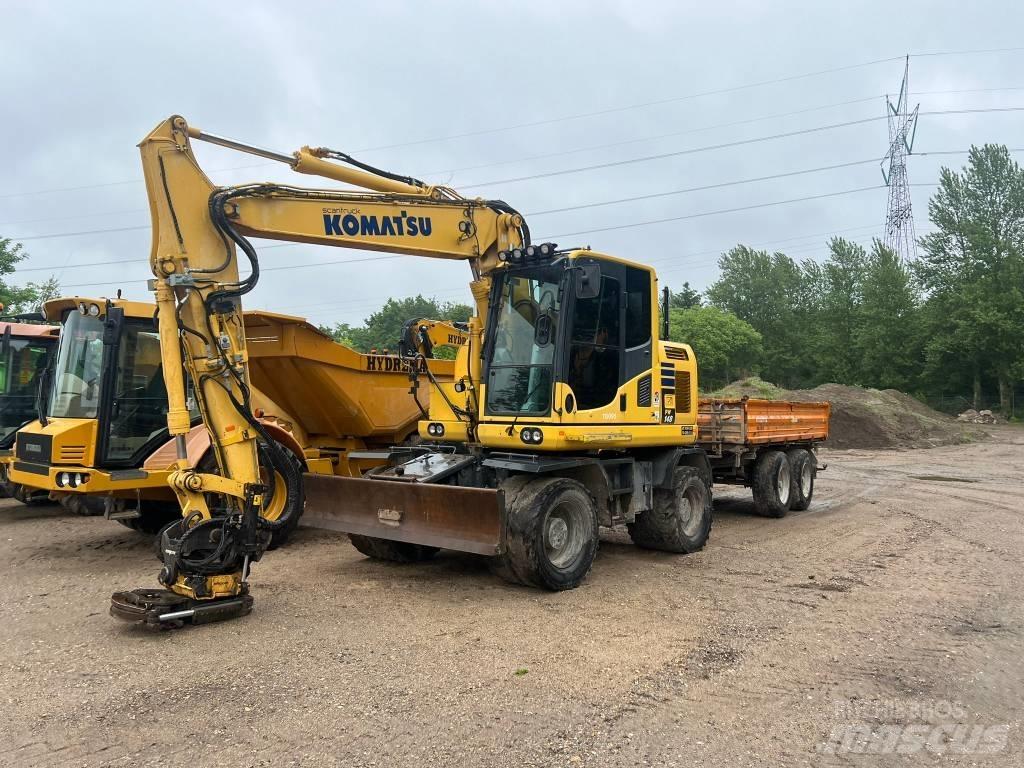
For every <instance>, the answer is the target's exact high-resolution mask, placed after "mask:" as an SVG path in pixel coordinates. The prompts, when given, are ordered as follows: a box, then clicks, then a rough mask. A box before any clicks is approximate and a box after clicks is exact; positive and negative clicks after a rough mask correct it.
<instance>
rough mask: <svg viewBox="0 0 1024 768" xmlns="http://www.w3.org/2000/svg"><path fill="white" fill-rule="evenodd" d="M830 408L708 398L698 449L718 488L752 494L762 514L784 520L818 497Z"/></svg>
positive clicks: (700, 415) (701, 416) (700, 416)
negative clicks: (819, 449) (816, 483)
mask: <svg viewBox="0 0 1024 768" xmlns="http://www.w3.org/2000/svg"><path fill="white" fill-rule="evenodd" d="M831 413H832V406H831V404H830V403H796V402H790V401H788V400H759V399H752V398H746V397H744V398H742V399H739V400H721V399H715V398H705V399H702V400H701V401H700V405H699V410H698V418H697V425H698V438H697V444H698V445H699V446H700V447H701V448H703V449H704V451H705V453H706V454H707V457H708V460H709V462H710V464H711V471H712V475H713V477H714V481H715V482H716V483H730V484H734V485H744V486H747V487H749V488H751V489H752V490H753V494H754V505H755V507H756V508H757V510H758V512H760V513H761V514H763V515H766V516H769V517H784V516H785V515H786V513H787V512H788V511H789V510H791V509H794V510H804V509H807V507H808V506H810V503H811V498H812V496H813V495H814V478H815V475H816V474H817V473H818V472H819V471H820V470H822V469H824V467H819V466H818V459H817V455H816V450H817V446H818V443H821V442H823V441H824V440H825V439H827V438H828V424H829V417H830V416H831Z"/></svg>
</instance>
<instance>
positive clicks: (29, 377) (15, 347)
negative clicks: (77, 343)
mask: <svg viewBox="0 0 1024 768" xmlns="http://www.w3.org/2000/svg"><path fill="white" fill-rule="evenodd" d="M49 349H50V345H48V344H40V343H39V342H31V341H28V340H26V339H12V340H11V343H10V349H9V350H8V352H7V353H6V354H0V443H2V442H3V441H4V440H5V439H6V438H7V437H9V436H10V435H11V433H12V432H15V431H16V430H18V429H19V428H21V427H22V426H24V425H25V424H27V423H28V422H30V421H32V420H33V419H34V418H36V385H37V383H38V381H39V377H40V375H41V374H42V371H43V369H44V368H45V367H46V361H47V353H48V352H49Z"/></svg>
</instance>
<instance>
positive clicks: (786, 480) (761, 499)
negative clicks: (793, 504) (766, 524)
mask: <svg viewBox="0 0 1024 768" xmlns="http://www.w3.org/2000/svg"><path fill="white" fill-rule="evenodd" d="M791 486H792V483H791V481H790V470H789V459H787V458H786V454H784V453H783V452H782V451H765V452H764V453H762V454H761V455H760V456H758V457H757V463H756V464H755V465H754V478H753V491H754V509H756V510H757V514H759V515H762V516H763V517H785V516H786V513H787V512H789V503H790V500H791V499H790V495H791V493H790V491H791Z"/></svg>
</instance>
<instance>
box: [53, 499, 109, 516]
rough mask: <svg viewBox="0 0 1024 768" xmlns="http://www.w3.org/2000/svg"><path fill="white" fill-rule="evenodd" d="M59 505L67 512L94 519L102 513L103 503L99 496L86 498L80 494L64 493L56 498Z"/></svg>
mask: <svg viewBox="0 0 1024 768" xmlns="http://www.w3.org/2000/svg"><path fill="white" fill-rule="evenodd" d="M57 503H58V504H60V505H61V506H62V507H63V508H64V509H66V510H67V511H68V512H71V513H72V514H75V515H82V516H83V517H96V516H97V515H102V514H103V512H104V502H103V499H102V498H101V497H99V496H87V495H85V494H81V493H65V494H63V495H62V496H60V498H58V500H57Z"/></svg>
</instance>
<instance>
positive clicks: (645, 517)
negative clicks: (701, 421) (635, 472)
mask: <svg viewBox="0 0 1024 768" xmlns="http://www.w3.org/2000/svg"><path fill="white" fill-rule="evenodd" d="M711 517H712V514H711V491H710V490H709V489H708V486H707V484H705V482H704V480H703V479H701V476H700V473H699V472H698V471H697V470H696V469H695V468H693V467H676V470H675V473H674V474H673V476H672V487H671V488H667V489H658V490H655V492H654V507H653V508H652V509H649V510H647V511H646V512H641V513H640V514H639V515H637V518H636V520H634V521H633V522H632V523H629V524H628V525H627V526H626V527H627V528H628V530H629V536H630V538H631V539H633V543H634V544H636V545H637V546H638V547H643V548H644V549H658V550H661V551H663V552H675V553H677V554H689V553H691V552H697V551H699V550H701V549H703V548H704V545H705V544H706V543H707V541H708V537H709V536H710V535H711Z"/></svg>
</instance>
